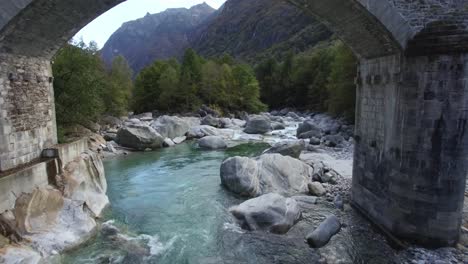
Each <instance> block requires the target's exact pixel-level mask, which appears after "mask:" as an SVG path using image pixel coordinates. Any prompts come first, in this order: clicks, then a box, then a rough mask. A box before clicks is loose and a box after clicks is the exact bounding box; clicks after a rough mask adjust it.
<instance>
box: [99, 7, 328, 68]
mask: <svg viewBox="0 0 468 264" xmlns="http://www.w3.org/2000/svg"><path fill="white" fill-rule="evenodd" d="M331 35H332V34H331V33H330V31H328V30H327V29H326V27H325V26H323V25H322V24H320V23H319V22H317V21H316V20H314V19H313V18H312V17H310V16H309V15H306V14H305V13H303V12H302V11H301V10H298V9H297V8H296V7H294V6H292V5H290V4H287V3H286V2H284V1H271V0H228V1H226V3H225V4H224V5H223V6H222V7H221V8H219V9H218V10H215V9H213V8H211V7H210V6H209V5H208V4H206V3H203V4H200V5H196V6H194V7H192V8H190V9H186V8H175V9H168V10H166V11H164V12H161V13H158V14H153V15H150V14H148V15H146V16H145V17H143V18H140V19H137V20H134V21H130V22H127V23H124V24H123V25H122V27H121V28H119V29H118V30H117V31H116V32H115V33H114V34H113V35H112V36H111V37H110V39H109V40H108V41H107V43H106V44H105V45H104V47H103V49H102V50H101V54H102V57H103V59H104V61H105V62H106V63H107V64H110V63H111V61H112V59H113V58H114V57H115V56H118V55H122V56H123V57H125V58H126V59H127V61H128V62H129V64H130V67H131V68H132V69H133V70H134V71H135V72H136V73H137V72H139V71H140V70H141V69H142V68H144V67H145V66H147V65H149V64H151V63H152V62H153V61H154V60H156V59H168V58H172V57H175V58H181V57H182V56H183V53H184V51H185V50H186V49H187V48H190V47H192V48H194V49H195V50H196V51H197V52H198V53H200V54H201V55H203V56H206V57H210V56H219V55H222V54H224V53H228V54H230V55H232V56H234V57H235V58H237V59H240V60H243V61H246V62H253V63H254V62H257V61H259V60H261V59H263V58H266V57H269V56H273V57H277V58H279V59H280V58H282V57H284V56H285V55H286V54H287V53H288V52H290V51H293V52H296V53H297V52H301V51H305V50H307V49H309V48H311V47H313V46H314V45H316V44H317V43H318V42H320V41H324V40H328V39H329V38H330V37H331Z"/></svg>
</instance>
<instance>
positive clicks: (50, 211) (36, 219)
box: [14, 188, 64, 234]
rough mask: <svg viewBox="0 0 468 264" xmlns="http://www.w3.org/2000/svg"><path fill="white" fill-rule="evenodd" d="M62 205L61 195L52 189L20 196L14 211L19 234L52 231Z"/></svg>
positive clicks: (42, 189) (43, 189) (37, 190)
mask: <svg viewBox="0 0 468 264" xmlns="http://www.w3.org/2000/svg"><path fill="white" fill-rule="evenodd" d="M63 205H64V199H63V196H62V194H61V193H60V191H59V190H56V189H53V188H41V189H35V190H34V191H33V192H32V193H23V194H21V196H20V197H18V199H17V200H16V204H15V209H14V214H15V221H16V226H17V228H18V230H19V232H20V233H22V234H28V233H38V232H46V231H50V230H52V229H53V227H54V226H55V224H56V221H57V217H58V215H59V214H60V211H61V210H62V209H63Z"/></svg>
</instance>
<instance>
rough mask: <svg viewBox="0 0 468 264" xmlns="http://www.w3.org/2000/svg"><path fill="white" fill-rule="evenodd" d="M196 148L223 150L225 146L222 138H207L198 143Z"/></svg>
mask: <svg viewBox="0 0 468 264" xmlns="http://www.w3.org/2000/svg"><path fill="white" fill-rule="evenodd" d="M198 146H199V147H200V148H202V149H212V150H215V149H225V148H227V144H226V142H225V141H224V139H223V138H222V137H219V136H208V137H204V138H202V139H200V140H199V141H198Z"/></svg>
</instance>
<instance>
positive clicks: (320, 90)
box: [255, 42, 357, 121]
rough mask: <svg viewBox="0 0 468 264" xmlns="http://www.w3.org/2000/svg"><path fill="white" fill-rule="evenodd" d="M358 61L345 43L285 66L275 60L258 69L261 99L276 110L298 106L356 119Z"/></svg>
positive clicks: (289, 60)
mask: <svg viewBox="0 0 468 264" xmlns="http://www.w3.org/2000/svg"><path fill="white" fill-rule="evenodd" d="M356 66H357V60H356V58H355V57H354V55H353V53H352V52H351V51H350V50H349V49H348V48H347V47H345V46H344V45H343V43H341V42H335V43H333V45H330V46H327V47H319V48H315V49H313V50H311V51H309V52H306V53H301V54H298V55H293V54H288V55H287V56H286V59H285V60H284V61H283V62H282V63H278V62H277V61H275V60H274V59H273V58H269V59H267V60H265V61H263V62H261V63H260V64H259V65H257V67H256V68H255V73H256V76H257V79H258V80H259V82H260V87H261V98H262V101H263V102H264V103H266V104H267V105H269V106H270V108H272V109H277V108H282V107H294V108H298V109H308V110H312V111H317V112H330V113H331V114H333V115H335V116H343V117H346V118H348V119H349V120H350V121H352V119H353V118H354V108H355V98H356V89H355V85H354V76H355V75H356Z"/></svg>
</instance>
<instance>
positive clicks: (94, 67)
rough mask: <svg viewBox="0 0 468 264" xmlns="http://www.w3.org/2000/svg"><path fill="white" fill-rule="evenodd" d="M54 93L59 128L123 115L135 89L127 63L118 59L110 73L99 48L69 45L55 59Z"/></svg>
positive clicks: (90, 45) (81, 43)
mask: <svg viewBox="0 0 468 264" xmlns="http://www.w3.org/2000/svg"><path fill="white" fill-rule="evenodd" d="M52 69H53V73H54V77H55V78H54V92H55V106H56V115H57V123H58V125H59V126H67V125H72V124H86V123H87V122H89V121H96V120H97V119H98V118H99V117H100V116H101V115H102V114H103V113H109V114H113V115H123V114H125V112H126V111H128V102H129V99H130V96H131V91H132V87H133V83H132V79H131V76H132V73H131V71H130V68H129V67H128V64H127V62H126V61H125V59H123V58H122V57H117V58H116V59H115V60H114V62H113V63H112V67H111V69H110V70H109V71H108V70H106V68H105V66H104V64H103V62H102V60H101V58H100V56H99V54H98V49H97V45H96V43H94V42H91V43H90V44H89V45H86V44H85V43H84V42H83V41H80V42H78V43H74V45H71V44H68V45H66V46H65V47H64V48H62V49H61V50H60V51H59V52H58V53H57V55H56V56H55V58H54V62H53V66H52Z"/></svg>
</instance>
